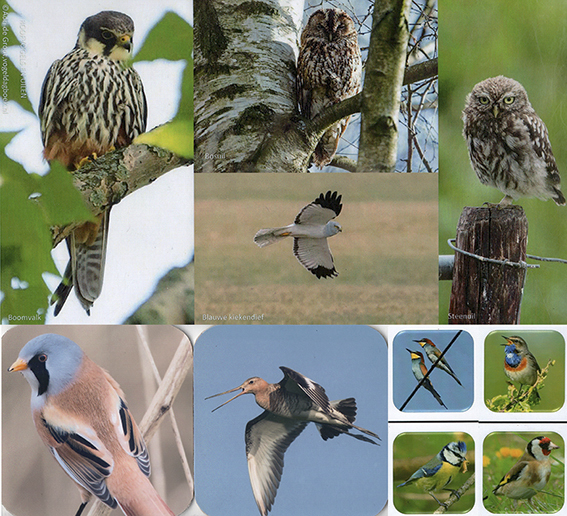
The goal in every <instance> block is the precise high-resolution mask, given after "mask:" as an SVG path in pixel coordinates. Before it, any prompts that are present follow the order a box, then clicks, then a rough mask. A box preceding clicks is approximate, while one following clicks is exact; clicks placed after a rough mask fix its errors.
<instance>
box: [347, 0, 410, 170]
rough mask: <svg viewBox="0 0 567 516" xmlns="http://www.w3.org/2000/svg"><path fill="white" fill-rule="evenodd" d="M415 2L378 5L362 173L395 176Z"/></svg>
mask: <svg viewBox="0 0 567 516" xmlns="http://www.w3.org/2000/svg"><path fill="white" fill-rule="evenodd" d="M410 4H411V0H382V1H380V2H376V3H375V4H374V13H373V18H372V34H371V36H370V47H369V50H368V60H367V62H366V74H365V79H364V87H363V90H362V109H361V113H362V119H361V131H360V148H359V154H358V167H357V171H358V172H393V171H394V169H395V165H396V157H397V147H398V128H397V124H398V113H399V108H400V98H401V91H402V81H403V78H404V68H405V60H406V51H407V44H408V34H409V29H408V17H409V9H410Z"/></svg>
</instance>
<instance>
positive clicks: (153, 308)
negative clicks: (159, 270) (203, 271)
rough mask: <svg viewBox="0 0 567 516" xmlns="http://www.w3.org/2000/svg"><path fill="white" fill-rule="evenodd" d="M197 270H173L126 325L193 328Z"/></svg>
mask: <svg viewBox="0 0 567 516" xmlns="http://www.w3.org/2000/svg"><path fill="white" fill-rule="evenodd" d="M194 312H195V267H194V262H193V261H191V263H188V264H187V265H186V266H185V267H178V268H175V269H171V270H170V271H169V272H168V273H167V274H166V275H165V276H164V277H163V278H161V279H160V280H159V282H158V284H157V287H156V289H155V291H154V292H153V294H152V295H151V296H150V297H149V299H148V300H147V301H145V302H144V304H142V305H141V306H140V307H139V308H138V309H137V310H136V311H135V312H134V313H133V314H132V315H131V316H130V317H129V318H128V319H127V320H126V321H124V324H194V323H195V320H194Z"/></svg>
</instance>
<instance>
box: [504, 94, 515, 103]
mask: <svg viewBox="0 0 567 516" xmlns="http://www.w3.org/2000/svg"><path fill="white" fill-rule="evenodd" d="M515 100H516V97H512V96H509V97H504V104H512V102H514V101H515Z"/></svg>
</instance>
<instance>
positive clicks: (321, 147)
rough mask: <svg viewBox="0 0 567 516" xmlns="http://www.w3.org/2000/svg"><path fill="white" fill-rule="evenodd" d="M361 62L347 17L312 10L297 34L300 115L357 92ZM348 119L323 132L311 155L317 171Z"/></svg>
mask: <svg viewBox="0 0 567 516" xmlns="http://www.w3.org/2000/svg"><path fill="white" fill-rule="evenodd" d="M361 77H362V59H361V56H360V48H359V46H358V35H357V33H356V29H355V26H354V22H353V21H352V19H351V17H350V16H349V15H348V14H347V13H345V12H344V11H342V10H340V9H319V10H318V11H315V12H314V13H313V14H312V15H311V17H310V18H309V21H308V22H307V25H306V26H305V28H304V29H303V32H302V34H301V49H300V51H299V59H298V63H297V96H298V99H299V107H300V111H301V114H302V115H303V116H305V117H306V118H309V119H312V118H314V117H315V116H316V115H317V114H319V113H320V112H321V111H323V110H324V109H325V108H327V107H328V106H331V105H333V104H336V103H338V102H340V101H341V100H344V99H346V98H349V97H352V96H353V95H356V94H357V93H358V92H359V91H360V85H361ZM349 118H350V117H347V118H344V119H342V120H340V121H339V122H337V123H335V124H333V125H332V126H331V127H329V128H328V129H327V131H326V132H325V134H324V135H323V137H322V138H321V140H320V141H319V144H318V145H317V148H316V149H315V152H314V153H313V162H314V163H315V165H316V166H317V167H319V168H323V167H324V166H325V165H328V164H329V163H330V162H331V160H332V159H333V156H334V155H335V153H336V152H337V146H338V144H339V140H340V138H341V136H342V134H343V133H344V132H345V130H346V127H347V125H348V121H349Z"/></svg>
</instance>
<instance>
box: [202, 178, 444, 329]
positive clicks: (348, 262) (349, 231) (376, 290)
mask: <svg viewBox="0 0 567 516" xmlns="http://www.w3.org/2000/svg"><path fill="white" fill-rule="evenodd" d="M327 190H337V191H338V192H339V193H340V194H342V196H343V199H342V200H343V205H344V206H343V210H342V212H341V214H340V215H339V217H338V218H337V221H338V222H339V223H340V224H341V225H342V228H343V232H342V233H340V234H338V235H336V236H334V237H331V238H330V239H329V246H330V248H331V251H332V253H333V256H334V260H335V267H336V269H337V271H338V272H339V276H338V277H336V278H334V279H319V280H318V279H317V278H316V277H315V276H313V275H312V274H310V273H309V272H308V271H307V270H305V269H304V268H303V267H302V266H301V265H300V264H299V262H298V261H297V260H296V259H295V257H294V256H293V253H292V245H293V243H292V240H291V239H290V240H289V241H287V240H286V241H283V242H279V243H276V244H274V245H273V246H269V247H266V248H262V249H261V248H259V247H257V246H256V244H254V242H253V237H254V235H255V233H256V231H258V230H259V229H260V228H266V227H276V226H284V225H287V224H290V223H291V222H293V220H294V218H295V216H296V214H297V213H298V212H299V210H300V209H301V208H302V207H303V206H305V205H306V204H308V203H309V202H311V201H313V200H314V199H315V198H316V197H317V196H318V195H319V193H321V192H326V191H327ZM195 219H196V220H195V249H196V251H195V292H196V298H195V321H196V323H206V322H210V323H213V322H214V323H229V324H239V323H241V324H251V323H255V322H260V323H263V324H330V323H331V324H372V323H374V324H401V323H412V324H427V323H430V324H431V323H435V321H436V318H437V303H438V301H437V300H438V295H437V290H438V289H437V176H436V175H425V174H423V175H421V174H420V175H409V174H408V175H400V174H332V175H330V174H305V175H297V176H290V175H284V174H263V175H261V176H260V175H255V174H231V175H216V174H215V175H197V176H196V177H195ZM204 315H206V316H211V317H215V318H218V317H225V319H224V320H218V319H214V320H213V319H210V318H208V319H207V318H206V317H205V318H203V316H204ZM252 315H255V316H256V317H257V318H256V319H249V318H248V317H249V316H252ZM231 316H233V318H231ZM241 316H245V317H246V318H243V319H240V317H241ZM234 317H236V318H234ZM260 317H261V319H258V318H260Z"/></svg>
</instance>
